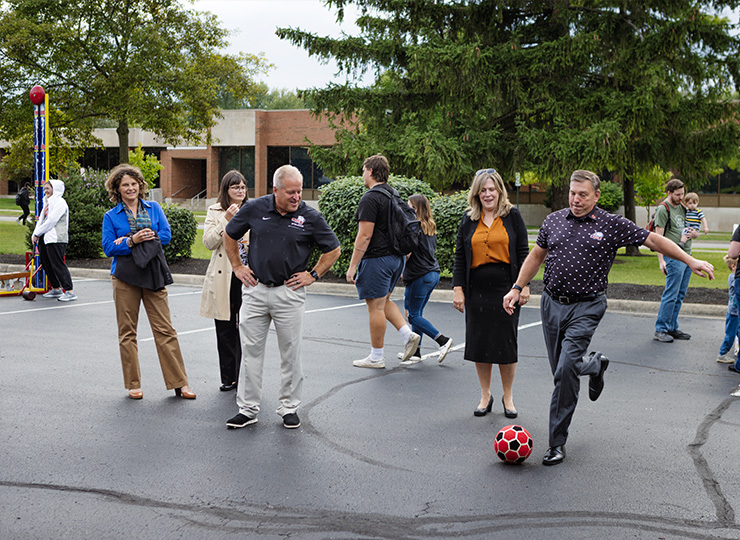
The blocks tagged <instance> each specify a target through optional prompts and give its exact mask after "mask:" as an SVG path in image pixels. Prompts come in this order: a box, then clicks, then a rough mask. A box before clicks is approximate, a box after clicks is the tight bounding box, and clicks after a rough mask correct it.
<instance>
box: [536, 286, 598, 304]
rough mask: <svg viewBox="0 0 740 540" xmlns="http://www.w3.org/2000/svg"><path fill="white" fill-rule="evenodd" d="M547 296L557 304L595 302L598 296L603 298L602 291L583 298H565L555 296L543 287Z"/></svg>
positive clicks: (559, 295)
mask: <svg viewBox="0 0 740 540" xmlns="http://www.w3.org/2000/svg"><path fill="white" fill-rule="evenodd" d="M545 292H546V293H547V295H548V296H549V297H550V298H552V299H553V300H555V301H556V302H558V303H559V304H575V303H576V302H590V301H591V300H596V299H597V298H598V297H599V296H604V294H605V293H604V291H601V292H597V293H596V294H589V295H585V296H565V295H562V294H555V293H554V292H552V291H551V290H550V289H548V288H547V287H545Z"/></svg>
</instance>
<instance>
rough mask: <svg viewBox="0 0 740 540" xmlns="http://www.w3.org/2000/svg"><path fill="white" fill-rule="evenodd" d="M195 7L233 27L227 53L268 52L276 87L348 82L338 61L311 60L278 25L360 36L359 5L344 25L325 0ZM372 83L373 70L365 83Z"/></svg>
mask: <svg viewBox="0 0 740 540" xmlns="http://www.w3.org/2000/svg"><path fill="white" fill-rule="evenodd" d="M191 9H195V10H197V11H210V12H211V13H213V14H214V15H216V16H217V17H218V18H219V19H220V21H221V25H222V26H223V27H224V28H227V29H228V30H230V31H232V34H231V35H230V37H229V41H230V43H231V45H230V46H229V47H228V48H227V49H226V50H225V51H224V52H226V53H229V54H236V53H239V52H244V53H250V54H257V53H260V52H263V53H265V57H266V58H267V60H268V61H269V62H271V63H272V64H275V68H274V69H272V70H270V72H269V73H267V74H266V75H262V76H261V77H260V79H261V80H262V81H263V82H265V83H266V84H267V86H269V87H270V89H276V88H279V89H283V88H284V89H288V90H295V89H296V88H312V87H324V86H325V85H326V84H327V83H328V82H336V83H340V84H342V83H344V82H345V81H346V77H345V76H336V75H335V74H336V72H337V67H336V64H334V62H330V63H329V64H321V63H320V62H319V61H318V60H317V59H315V58H310V57H309V56H308V53H307V52H306V51H305V50H304V49H302V48H300V47H296V46H293V45H292V44H291V43H290V42H288V41H287V40H282V39H280V38H278V37H277V36H276V35H275V29H276V28H278V27H281V28H283V27H292V28H300V29H302V30H306V31H310V32H312V33H315V34H318V35H320V36H332V37H339V36H340V35H341V32H342V31H344V32H345V33H347V34H350V35H359V30H358V28H357V27H356V26H355V25H354V21H355V19H356V18H357V15H358V13H359V12H358V11H357V10H356V9H355V8H354V6H352V7H348V8H346V9H345V19H344V22H343V23H342V25H341V26H340V25H339V24H338V23H337V22H336V13H335V12H334V11H332V10H329V9H327V8H326V7H324V5H323V4H322V2H321V0H196V1H195V2H193V5H192V7H191ZM372 81H373V76H372V73H370V74H369V75H366V76H365V79H364V82H363V84H370V83H372Z"/></svg>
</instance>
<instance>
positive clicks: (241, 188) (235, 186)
mask: <svg viewBox="0 0 740 540" xmlns="http://www.w3.org/2000/svg"><path fill="white" fill-rule="evenodd" d="M229 189H234V190H236V191H245V190H246V189H247V186H245V185H244V184H232V185H230V186H229Z"/></svg>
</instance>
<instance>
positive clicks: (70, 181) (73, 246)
mask: <svg viewBox="0 0 740 540" xmlns="http://www.w3.org/2000/svg"><path fill="white" fill-rule="evenodd" d="M107 176H108V174H107V173H106V172H105V171H95V170H82V171H80V169H79V168H77V167H70V168H69V169H68V170H67V176H66V177H65V178H61V180H62V181H63V182H64V200H65V201H67V205H68V206H69V243H68V244H67V257H68V258H70V259H96V258H98V257H100V256H101V255H102V251H103V248H102V245H101V242H102V236H103V215H104V214H105V213H106V212H107V211H108V210H109V209H110V208H112V207H113V203H111V202H110V201H109V200H108V192H107V191H106V189H105V179H106V178H107ZM29 222H31V224H30V225H29V234H27V236H26V244H27V245H28V246H29V249H30V246H31V236H30V232H32V231H33V228H34V226H35V224H33V223H32V222H33V219H30V220H29Z"/></svg>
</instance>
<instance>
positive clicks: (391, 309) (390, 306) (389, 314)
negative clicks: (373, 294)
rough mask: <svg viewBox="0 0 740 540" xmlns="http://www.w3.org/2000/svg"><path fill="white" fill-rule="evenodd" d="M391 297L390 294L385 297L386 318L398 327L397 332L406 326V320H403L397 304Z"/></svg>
mask: <svg viewBox="0 0 740 540" xmlns="http://www.w3.org/2000/svg"><path fill="white" fill-rule="evenodd" d="M390 296H391V295H390V294H389V295H388V296H386V297H385V299H386V302H385V318H386V319H388V322H390V323H391V324H392V325H393V326H395V327H396V330H400V329H401V328H402V327H403V326H404V325H405V324H406V319H404V318H403V315H401V310H400V309H398V306H397V305H396V303H395V302H393V301H392V300H391V299H390Z"/></svg>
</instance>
